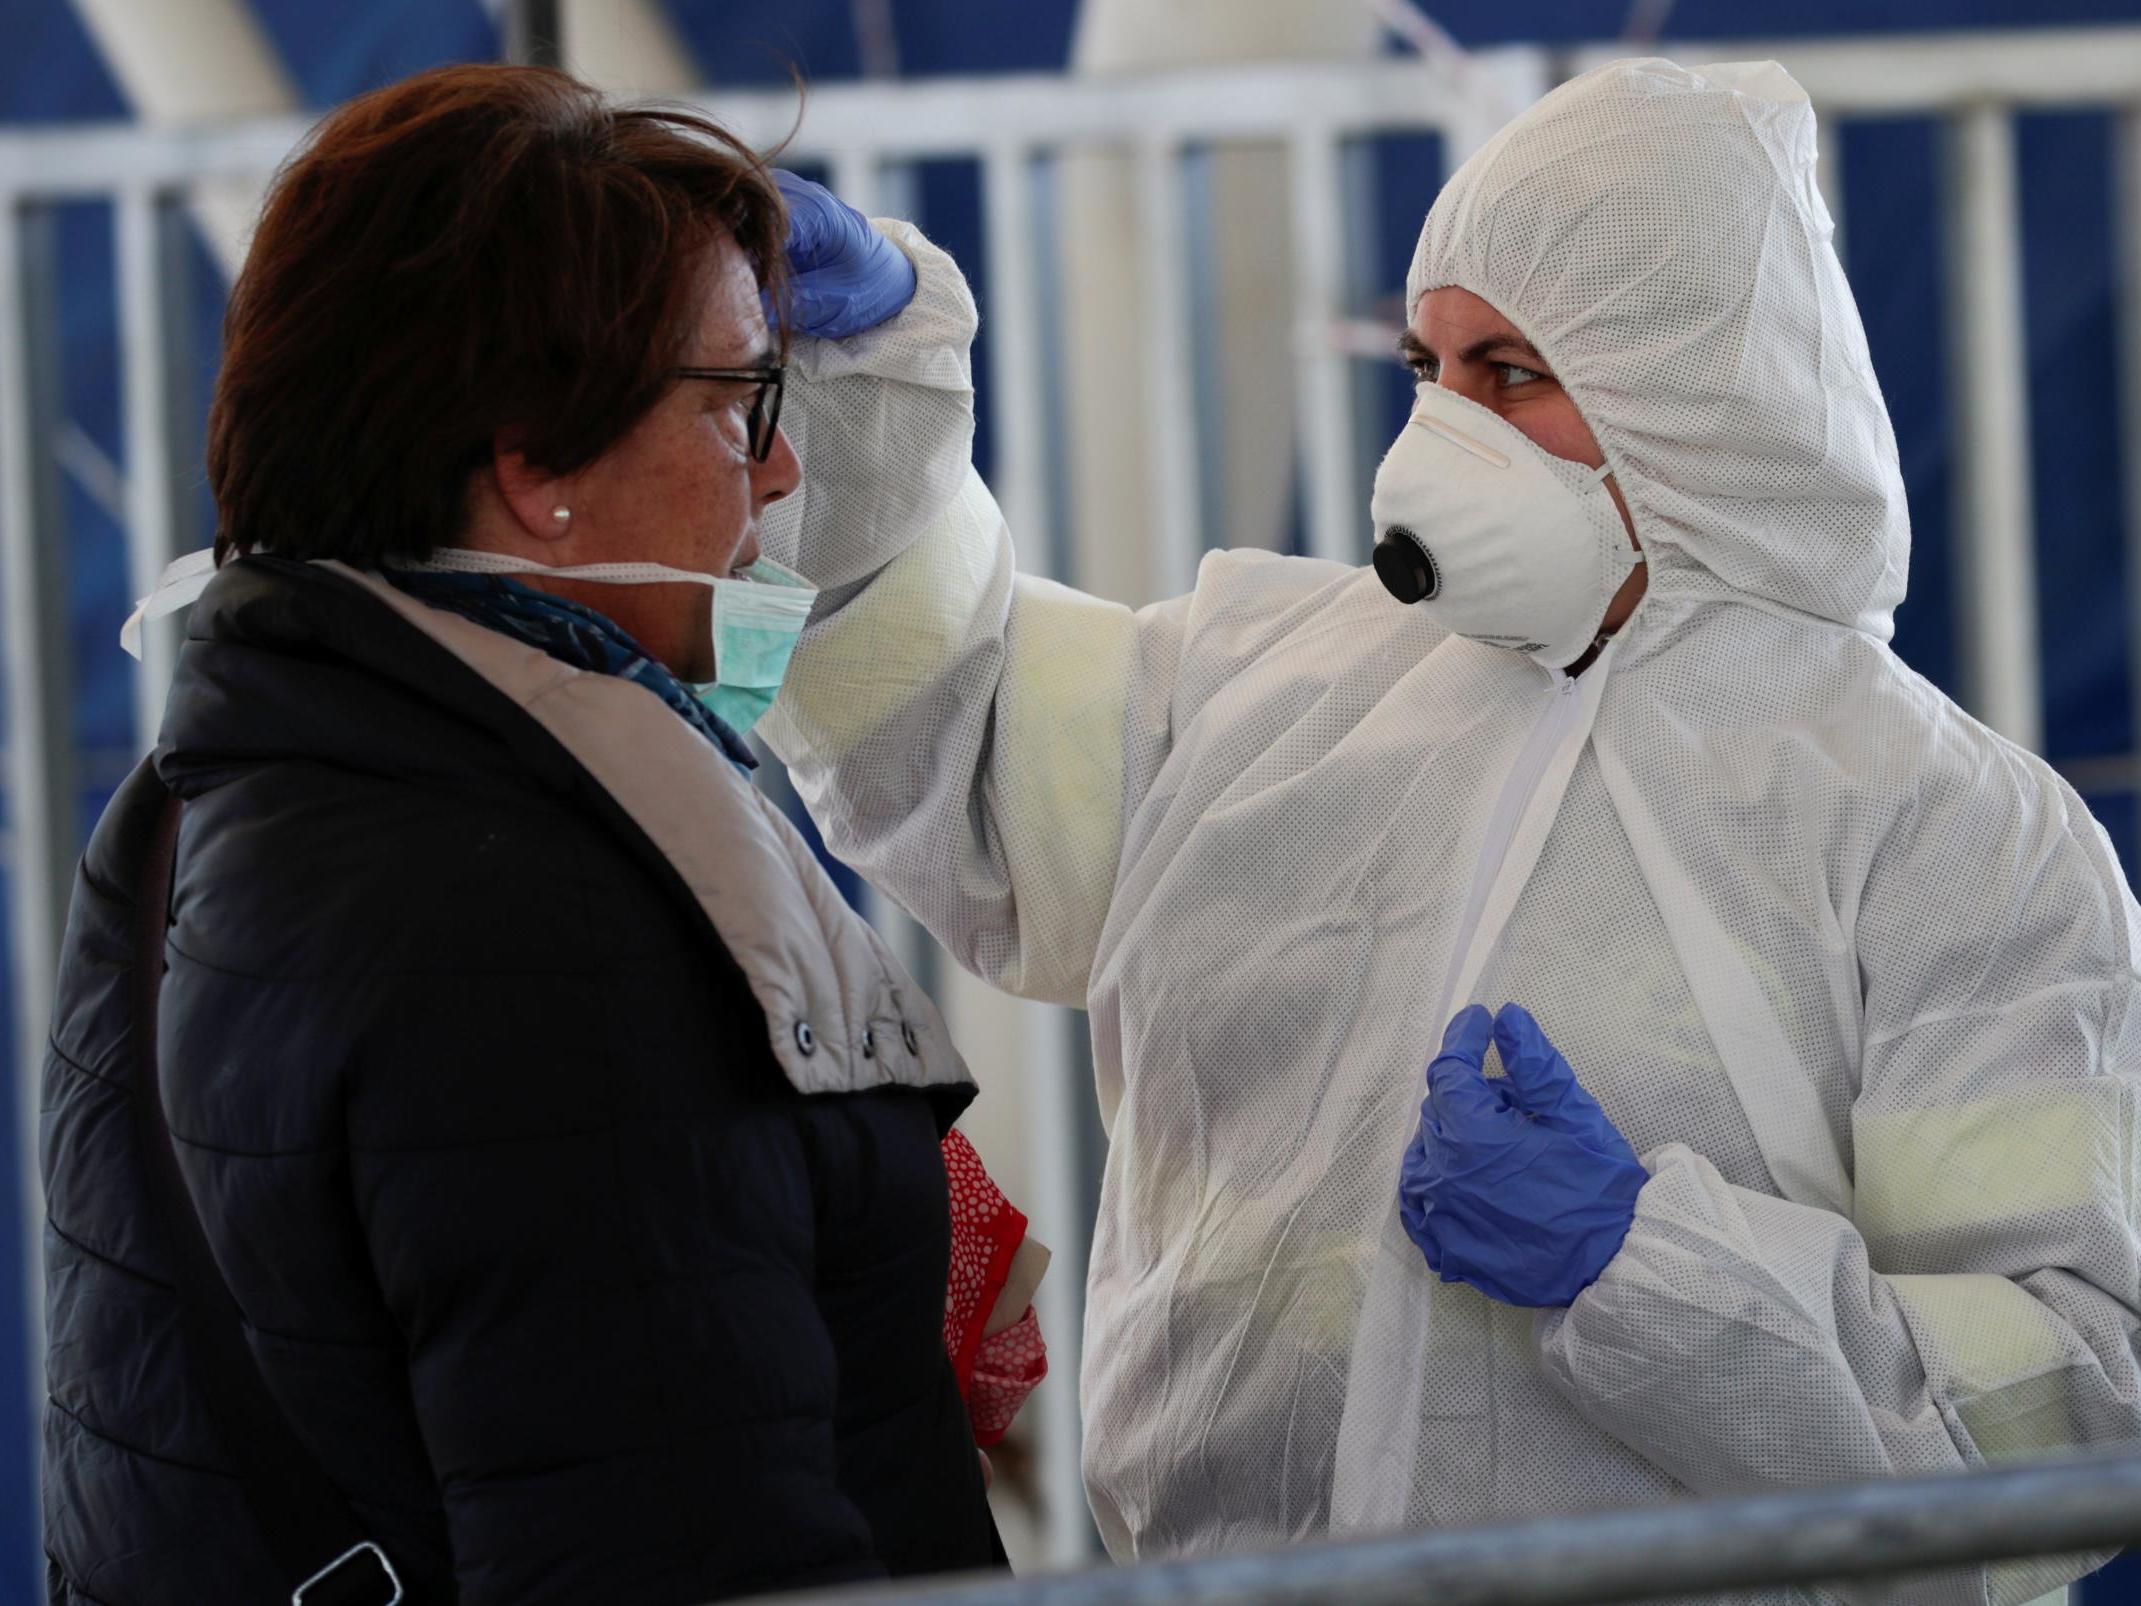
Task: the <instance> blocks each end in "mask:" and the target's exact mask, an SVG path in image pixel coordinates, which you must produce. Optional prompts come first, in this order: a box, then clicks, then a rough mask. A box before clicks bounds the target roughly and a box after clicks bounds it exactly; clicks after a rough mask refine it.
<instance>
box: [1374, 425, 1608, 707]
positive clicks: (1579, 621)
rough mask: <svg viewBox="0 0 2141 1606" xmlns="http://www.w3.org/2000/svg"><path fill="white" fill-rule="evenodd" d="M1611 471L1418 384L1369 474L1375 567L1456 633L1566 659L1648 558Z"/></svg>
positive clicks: (1592, 636) (1585, 644) (1403, 597)
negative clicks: (1624, 515) (1617, 502)
mask: <svg viewBox="0 0 2141 1606" xmlns="http://www.w3.org/2000/svg"><path fill="white" fill-rule="evenodd" d="M1610 472H1611V470H1610V469H1608V468H1605V467H1599V468H1586V467H1584V466H1583V464H1581V463H1571V462H1569V461H1567V460H1566V459H1565V458H1559V457H1555V456H1554V455H1553V454H1552V453H1550V452H1546V451H1542V450H1541V449H1540V448H1539V447H1538V446H1536V445H1534V444H1533V443H1532V442H1531V440H1530V439H1529V438H1528V437H1527V436H1525V435H1524V433H1523V432H1522V431H1521V430H1519V429H1518V428H1517V427H1516V426H1515V425H1513V424H1511V423H1509V422H1508V421H1507V420H1506V419H1503V418H1500V417H1498V416H1496V415H1495V414H1494V413H1491V412H1489V411H1488V410H1487V409H1486V408H1484V407H1481V406H1479V405H1478V404H1477V403H1475V402H1469V401H1466V400H1465V399H1464V397H1462V396H1459V395H1457V394H1456V393H1455V392H1454V391H1449V390H1444V389H1443V388H1442V387H1440V386H1439V385H1422V386H1421V387H1420V391H1419V396H1418V398H1417V400H1415V402H1414V403H1413V413H1412V417H1411V418H1410V419H1408V420H1407V421H1406V424H1405V428H1404V429H1403V430H1401V431H1399V433H1398V438H1397V439H1396V440H1395V441H1394V442H1392V443H1391V447H1390V450H1389V452H1388V453H1387V454H1386V455H1385V456H1384V458H1383V463H1382V467H1380V468H1379V469H1377V470H1376V472H1375V494H1374V496H1373V498H1372V499H1371V501H1370V503H1369V514H1370V516H1371V517H1372V518H1373V519H1374V521H1375V572H1376V574H1377V575H1378V576H1380V577H1381V579H1382V582H1383V584H1384V586H1385V587H1386V588H1388V590H1389V591H1390V594H1391V595H1392V596H1394V597H1396V598H1397V599H1398V600H1399V601H1400V602H1410V603H1417V604H1419V605H1420V606H1421V607H1422V608H1425V609H1426V610H1427V611H1428V613H1429V614H1430V615H1431V616H1432V617H1433V618H1434V621H1435V623H1437V624H1439V625H1441V626H1442V627H1443V628H1444V629H1446V630H1448V631H1450V632H1451V633H1452V634H1453V635H1459V636H1464V637H1466V638H1468V639H1470V640H1472V641H1479V642H1485V643H1486V644H1487V645H1489V646H1493V647H1506V648H1507V649H1509V650H1510V651H1511V652H1521V653H1524V654H1526V655H1527V656H1528V657H1530V658H1532V659H1534V660H1536V661H1537V662H1538V663H1540V664H1543V665H1544V666H1545V667H1546V668H1548V669H1561V668H1565V667H1566V666H1567V665H1569V664H1572V663H1574V662H1575V661H1576V660H1577V659H1578V658H1580V657H1582V656H1583V655H1584V653H1585V652H1586V651H1588V650H1589V648H1590V647H1591V645H1592V643H1593V642H1594V641H1596V640H1597V639H1598V627H1599V624H1600V621H1602V620H1603V619H1604V618H1605V614H1606V606H1607V604H1608V603H1610V602H1611V601H1612V600H1613V594H1614V593H1615V592H1616V591H1618V590H1620V588H1621V582H1622V581H1623V580H1625V579H1627V577H1628V572H1629V571H1630V570H1631V569H1633V568H1634V567H1635V566H1636V565H1637V564H1638V563H1641V562H1642V561H1643V554H1642V553H1640V552H1639V551H1637V550H1636V549H1635V547H1634V546H1633V545H1632V544H1631V543H1630V541H1629V539H1628V530H1627V527H1626V526H1625V525H1624V524H1622V523H1621V515H1620V510H1619V509H1618V508H1617V507H1615V506H1614V503H1613V494H1612V492H1610V491H1609V490H1607V489H1606V486H1605V484H1604V483H1603V482H1604V480H1605V478H1606V476H1607V474H1609V473H1610Z"/></svg>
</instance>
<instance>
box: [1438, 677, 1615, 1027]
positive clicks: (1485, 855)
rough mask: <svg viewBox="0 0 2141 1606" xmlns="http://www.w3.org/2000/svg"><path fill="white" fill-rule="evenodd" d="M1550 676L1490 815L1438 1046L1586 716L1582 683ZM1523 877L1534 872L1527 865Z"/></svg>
mask: <svg viewBox="0 0 2141 1606" xmlns="http://www.w3.org/2000/svg"><path fill="white" fill-rule="evenodd" d="M1602 668H1603V665H1600V664H1593V665H1592V666H1591V673H1592V674H1594V675H1596V674H1600V673H1601V671H1602ZM1551 673H1553V674H1554V676H1555V679H1556V680H1557V681H1558V683H1559V684H1557V685H1556V686H1555V687H1554V689H1553V691H1552V692H1551V693H1549V695H1548V697H1547V703H1546V707H1545V708H1543V709H1542V710H1540V713H1539V717H1538V719H1537V720H1536V721H1535V722H1534V723H1533V725H1532V728H1531V734H1530V735H1529V736H1527V737H1526V738H1525V741H1524V746H1523V749H1522V751H1520V752H1519V753H1518V754H1517V757H1516V762H1515V763H1513V764H1511V765H1510V766H1509V774H1508V776H1507V778H1505V779H1504V780H1503V782H1502V790H1501V795H1500V796H1499V797H1497V798H1496V799H1495V803H1494V812H1493V813H1492V814H1491V815H1489V816H1488V820H1487V835H1486V839H1485V840H1484V841H1483V842H1482V843H1481V844H1480V849H1479V859H1478V861H1477V863H1476V864H1475V865H1474V867H1473V871H1472V886H1471V890H1470V891H1469V892H1468V893H1467V894H1466V896H1465V912H1464V919H1463V920H1462V921H1461V922H1460V923H1459V924H1458V927H1457V941H1456V942H1455V944H1454V945H1452V947H1451V949H1450V967H1449V972H1448V974H1447V975H1446V977H1445V978H1444V980H1443V987H1442V1010H1441V1013H1440V1015H1439V1016H1438V1017H1437V1018H1436V1020H1435V1023H1434V1032H1435V1041H1437V1042H1439V1041H1441V1033H1442V1028H1443V1026H1444V1025H1446V1024H1447V1023H1448V1021H1449V1018H1450V1015H1451V1013H1452V1012H1453V1011H1454V1010H1455V1009H1456V1008H1457V1005H1458V1002H1459V1000H1458V996H1457V994H1458V992H1459V989H1460V988H1462V989H1465V990H1467V991H1469V989H1470V988H1471V986H1472V984H1473V982H1474V980H1475V979H1476V977H1477V973H1478V970H1479V966H1478V965H1477V964H1475V963H1474V962H1473V953H1472V950H1473V947H1474V945H1475V943H1476V942H1477V939H1478V936H1479V928H1480V922H1481V920H1482V919H1483V918H1484V917H1485V914H1486V911H1487V903H1488V899H1489V898H1490V897H1491V896H1492V895H1493V892H1494V889H1495V886H1496V884H1497V883H1498V882H1499V881H1500V880H1501V878H1502V872H1503V869H1504V867H1505V866H1506V864H1507V862H1508V858H1509V845H1510V843H1511V842H1512V841H1513V840H1514V839H1515V837H1516V834H1517V830H1518V828H1519V827H1520V826H1521V825H1522V824H1523V823H1524V819H1525V816H1526V815H1527V814H1529V813H1530V811H1531V805H1532V801H1533V799H1534V798H1535V797H1536V796H1537V795H1538V791H1539V786H1540V783H1541V782H1542V781H1543V780H1545V778H1546V774H1547V771H1548V770H1549V769H1551V768H1552V767H1553V762H1554V759H1555V758H1556V756H1558V755H1559V754H1560V753H1561V751H1562V749H1563V747H1564V745H1565V744H1566V743H1567V741H1568V737H1569V733H1570V730H1571V729H1572V727H1574V726H1575V725H1576V724H1577V723H1578V721H1579V720H1580V719H1581V718H1582V716H1583V712H1584V705H1585V702H1586V699H1585V697H1584V695H1583V689H1582V688H1581V686H1580V684H1579V682H1578V680H1577V679H1576V678H1575V677H1572V676H1568V675H1563V674H1560V673H1559V672H1558V671H1551ZM1525 873H1526V874H1527V875H1528V874H1529V873H1530V865H1529V864H1528V863H1527V864H1526V866H1525Z"/></svg>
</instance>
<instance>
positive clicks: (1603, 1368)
mask: <svg viewBox="0 0 2141 1606" xmlns="http://www.w3.org/2000/svg"><path fill="white" fill-rule="evenodd" d="M1988 745H1989V744H1988ZM1972 758H1973V762H1972V763H1971V764H1969V765H1968V766H1950V768H1953V769H1957V770H1965V769H1966V770H1967V773H1964V774H1961V775H1960V776H1959V778H1958V779H1957V780H1955V781H1954V782H1952V783H1950V784H1949V785H1948V786H1947V787H1946V789H1945V790H1946V792H1947V794H1948V795H1946V796H1942V795H1940V793H1941V791H1942V789H1941V788H1939V787H1933V788H1931V789H1929V793H1928V794H1927V795H1921V797H1920V800H1919V804H1918V806H1917V808H1916V810H1915V812H1914V814H1913V815H1912V816H1911V818H1909V819H1908V820H1906V821H1905V822H1904V823H1903V824H1902V825H1900V826H1899V827H1898V828H1897V829H1896V830H1895V831H1893V832H1891V834H1890V840H1889V842H1887V843H1886V844H1884V846H1883V848H1882V849H1881V850H1880V852H1879V853H1878V854H1877V856H1876V858H1875V861H1874V863H1873V866H1872V868H1871V871H1870V874H1869V876H1868V878H1867V882H1866V885H1865V888H1864V893H1863V901H1862V903H1861V905H1860V909H1859V916H1858V920H1857V924H1856V938H1857V949H1858V960H1859V971H1860V975H1861V979H1862V1005H1863V1024H1862V1035H1861V1045H1862V1046H1861V1062H1860V1084H1859V1090H1858V1094H1857V1097H1856V1099H1855V1101H1854V1104H1853V1108H1852V1113H1851V1129H1850V1144H1849V1147H1848V1150H1847V1153H1848V1156H1849V1160H1850V1165H1851V1171H1852V1174H1853V1195H1852V1201H1851V1205H1850V1211H1849V1214H1848V1216H1847V1215H1845V1214H1841V1213H1836V1212H1833V1211H1829V1210H1824V1209H1819V1208H1814V1207H1811V1206H1809V1205H1805V1204H1798V1203H1793V1202H1791V1201H1789V1200H1785V1199H1779V1198H1776V1197H1773V1196H1771V1195H1769V1194H1766V1193H1759V1192H1753V1191H1749V1190H1747V1189H1744V1188H1738V1187H1733V1186H1730V1185H1728V1184H1727V1183H1726V1182H1725V1181H1724V1180H1723V1179H1722V1178H1721V1177H1720V1175H1719V1174H1718V1172H1717V1170H1716V1168H1715V1167H1714V1166H1712V1165H1711V1164H1710V1162H1709V1161H1708V1160H1706V1159H1704V1158H1703V1157H1702V1156H1701V1155H1699V1154H1696V1153H1694V1152H1692V1151H1691V1150H1689V1149H1688V1148H1686V1147H1684V1146H1681V1145H1678V1144H1668V1145H1665V1146H1663V1147H1661V1148H1659V1149H1658V1150H1656V1151H1655V1152H1653V1153H1652V1154H1650V1155H1647V1156H1645V1161H1646V1164H1647V1165H1648V1167H1649V1168H1650V1170H1651V1171H1652V1173H1653V1174H1652V1178H1651V1180H1650V1182H1649V1183H1648V1184H1647V1185H1646V1186H1645V1187H1644V1189H1643V1191H1642V1194H1641V1196H1640V1198H1639V1201H1638V1206H1637V1213H1636V1219H1635V1224H1634V1227H1633V1229H1632V1230H1631V1231H1630V1233H1629V1235H1628V1238H1627V1241H1626V1243H1625V1244H1624V1245H1623V1247H1622V1249H1621V1251H1620V1253H1619V1254H1618V1255H1617V1256H1616V1257H1615V1259H1614V1260H1613V1261H1612V1262H1611V1263H1609V1265H1608V1266H1607V1268H1606V1270H1605V1272H1604V1273H1603V1274H1602V1275H1601V1276H1600V1277H1599V1279H1598V1280H1597V1281H1596V1282H1595V1283H1593V1284H1592V1285H1591V1286H1590V1287H1589V1288H1588V1289H1586V1290H1585V1291H1584V1292H1583V1293H1582V1294H1580V1295H1579V1296H1578V1297H1577V1299H1576V1300H1575V1302H1574V1304H1572V1305H1571V1306H1570V1307H1569V1308H1568V1309H1567V1310H1566V1311H1554V1312H1549V1313H1545V1314H1543V1315H1542V1316H1541V1318H1540V1320H1539V1325H1538V1335H1539V1338H1540V1341H1541V1344H1542V1347H1543V1353H1544V1360H1545V1364H1546V1366H1547V1368H1548V1370H1549V1372H1550V1373H1551V1374H1552V1375H1553V1376H1554V1378H1555V1379H1556V1381H1557V1383H1558V1384H1559V1386H1560V1387H1561V1389H1562V1390H1563V1391H1564V1393H1565V1394H1566V1395H1567V1397H1568V1398H1569V1399H1570V1400H1571V1401H1572V1402H1574V1403H1575V1405H1576V1406H1577V1407H1578V1408H1579V1409H1580V1410H1581V1411H1582V1412H1583V1414H1584V1415H1585V1416H1586V1417H1588V1418H1589V1419H1590V1420H1591V1421H1592V1422H1593V1423H1595V1424H1596V1425H1597V1426H1599V1427H1601V1428H1604V1429H1605V1430H1606V1431H1607V1432H1609V1433H1611V1434H1613V1435H1614V1436H1615V1437H1617V1438H1619V1439H1621V1440H1623V1441H1624V1442H1626V1443H1629V1444H1631V1445H1633V1446H1634V1447H1636V1448H1637V1449H1639V1450H1641V1451H1642V1452H1643V1453H1644V1454H1645V1455H1646V1456H1648V1457H1649V1458H1650V1459H1652V1460H1653V1461H1655V1462H1657V1463H1658V1464H1659V1465H1660V1466H1662V1467H1663V1468H1665V1470H1667V1471H1668V1472H1670V1473H1671V1474H1672V1475H1673V1476H1675V1477H1676V1478H1678V1479H1680V1480H1681V1481H1682V1482H1684V1483H1686V1484H1687V1485H1689V1486H1690V1487H1691V1488H1693V1489H1695V1490H1697V1491H1699V1492H1701V1493H1705V1494H1709V1493H1722V1492H1727V1491H1732V1490H1746V1489H1754V1488H1758V1487H1762V1486H1773V1485H1778V1484H1808V1483H1816V1482H1823V1481H1829V1480H1837V1479H1850V1478H1862V1477H1874V1476H1879V1475H1883V1474H1888V1473H1908V1472H1932V1471H1938V1470H1943V1469H1950V1468H1956V1467H1963V1466H1972V1465H1978V1464H1981V1463H1984V1462H1988V1461H1998V1460H2001V1459H2003V1458H2012V1457H2019V1456H2027V1455H2031V1454H2034V1453H2045V1452H2056V1451H2057V1450H2058V1449H2060V1448H2062V1447H2066V1446H2072V1445H2076V1444H2084V1443H2090V1442H2105V1441H2116V1440H2134V1439H2141V1369H2137V1365H2136V1334H2137V1328H2141V1237H2137V1231H2136V1194H2137V1180H2136V1156H2137V1153H2141V1147H2137V1143H2136V1088H2137V1083H2141V1010H2137V1008H2136V1003H2137V999H2141V982H2137V977H2136V974H2135V970H2134V959H2135V953H2136V949H2137V946H2141V944H2137V941H2136V929H2137V912H2136V909H2135V905H2134V902H2133V898H2132V896H2131V894H2130V893H2129V892H2128V891H2127V888H2126V885H2125V882H2124V880H2123V878H2122V877H2121V875H2120V872H2119V868H2118V865H2117V862H2116V861H2115V859H2114V858H2113V856H2112V854H2111V850H2110V848H2109V845H2108V844H2107V843H2106V842H2105V840H2104V837H2103V833H2102V832H2101V831H2100V830H2099V829H2098V828H2097V826H2096V824H2095V822H2094V821H2093V820H2092V819H2090V817H2089V815H2088V813H2087V811H2086V810H2085V809H2084V808H2083V807H2082V805H2081V803H2080V801H2079V800H2078V799H2077V798H2075V796H2074V795H2073V793H2072V792H2070V791H2068V790H2067V789H2066V788H2065V787H2064V786H2063V785H2061V784H2060V783H2059V782H2057V781H2056V780H2054V779H2052V778H2051V777H2050V776H2049V774H2048V773H2047V772H2045V771H2043V769H2042V767H2041V766H2038V765H2037V764H2036V763H2035V761H2034V760H2029V759H2027V758H2025V757H2023V756H2022V755H2020V754H2018V753H2016V752H2014V751H2013V750H2010V749H2007V748H2005V747H2004V746H2001V747H1999V748H1997V749H1996V750H1993V751H1986V752H1979V753H1977V754H1974V755H1972ZM1988 798H1989V799H1992V800H1994V801H1991V802H1988V801H1987V799H1988ZM2002 798H2004V799H2005V801H1999V800H2000V799H2002ZM1988 816H1991V817H1990V818H1988ZM1779 1073H1780V1074H1794V1072H1793V1070H1792V1068H1790V1067H1779ZM2075 1570H2076V1569H2075V1568H2074V1567H2072V1566H2069V1567H2067V1568H2066V1569H2065V1572H2064V1574H2063V1576H2071V1575H2072V1574H2073V1572H2074V1571H2075ZM1973 1576H1976V1577H1978V1578H1979V1579H1980V1580H1981V1581H1982V1580H1984V1579H1985V1578H1988V1577H1989V1578H1991V1579H1992V1583H1991V1584H1989V1585H1986V1586H1985V1587H1986V1588H1987V1590H1988V1592H1989V1594H1990V1595H1991V1596H1992V1597H1994V1598H2012V1597H2014V1594H2015V1591H2016V1590H2026V1591H2027V1592H2028V1593H2034V1592H2036V1591H2037V1590H2041V1589H2042V1588H2045V1587H2048V1584H2047V1582H2046V1581H2045V1580H2044V1579H2043V1578H2039V1579H2037V1580H2035V1581H2032V1580H2030V1579H2027V1578H2022V1577H2020V1575H2010V1574H2009V1572H2008V1570H2006V1569H1994V1570H1993V1572H1992V1573H1991V1574H1980V1575H1973ZM2018 1579H2019V1581H2018ZM2002 1580H2004V1584H2003V1582H2002ZM2051 1581H2055V1582H2056V1581H2057V1580H2056V1578H2054V1579H2052V1580H2051ZM1975 1587H1976V1586H1971V1588H1972V1589H1974V1588H1975ZM1968 1598H1978V1596H1977V1595H1976V1594H1975V1593H1970V1594H1969V1595H1968ZM2021 1598H2026V1594H2025V1595H2024V1596H2022V1597H2021Z"/></svg>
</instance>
